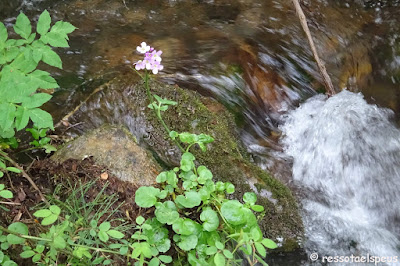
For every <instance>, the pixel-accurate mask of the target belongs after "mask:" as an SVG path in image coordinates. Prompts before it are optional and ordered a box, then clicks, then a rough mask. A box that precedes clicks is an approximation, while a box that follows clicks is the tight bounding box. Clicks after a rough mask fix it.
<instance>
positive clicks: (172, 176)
mask: <svg viewBox="0 0 400 266" xmlns="http://www.w3.org/2000/svg"><path fill="white" fill-rule="evenodd" d="M167 183H168V184H169V185H171V186H172V187H174V188H176V187H177V183H178V178H177V177H176V173H175V172H174V171H168V172H167Z"/></svg>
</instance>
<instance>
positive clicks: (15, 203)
mask: <svg viewBox="0 0 400 266" xmlns="http://www.w3.org/2000/svg"><path fill="white" fill-rule="evenodd" d="M0 204H4V205H21V203H18V202H8V201H0Z"/></svg>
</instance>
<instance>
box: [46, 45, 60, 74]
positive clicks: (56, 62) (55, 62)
mask: <svg viewBox="0 0 400 266" xmlns="http://www.w3.org/2000/svg"><path fill="white" fill-rule="evenodd" d="M42 61H43V62H45V63H46V64H48V65H50V66H53V67H57V68H59V69H62V61H61V58H60V56H58V54H57V53H56V52H54V51H53V50H51V48H50V47H48V46H45V47H43V48H42Z"/></svg>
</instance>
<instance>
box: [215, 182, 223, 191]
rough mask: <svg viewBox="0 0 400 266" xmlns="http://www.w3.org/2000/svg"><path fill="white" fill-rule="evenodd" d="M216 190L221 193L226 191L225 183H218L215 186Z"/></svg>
mask: <svg viewBox="0 0 400 266" xmlns="http://www.w3.org/2000/svg"><path fill="white" fill-rule="evenodd" d="M215 189H216V190H217V191H219V192H222V191H224V190H225V183H224V182H221V181H218V182H217V183H216V184H215Z"/></svg>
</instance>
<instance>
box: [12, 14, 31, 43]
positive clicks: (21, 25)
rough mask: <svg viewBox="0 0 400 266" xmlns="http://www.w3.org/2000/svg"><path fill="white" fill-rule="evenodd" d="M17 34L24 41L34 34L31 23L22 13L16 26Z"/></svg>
mask: <svg viewBox="0 0 400 266" xmlns="http://www.w3.org/2000/svg"><path fill="white" fill-rule="evenodd" d="M14 30H15V32H16V33H17V34H18V35H19V36H21V37H22V38H24V39H27V38H28V37H29V35H30V34H31V32H32V27H31V22H30V21H29V19H28V17H27V16H26V15H25V14H24V13H20V14H19V15H18V17H17V21H16V22H15V25H14Z"/></svg>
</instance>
